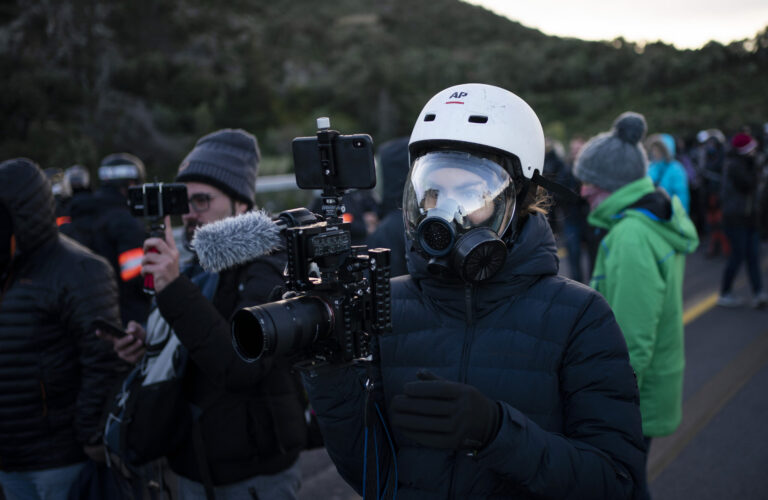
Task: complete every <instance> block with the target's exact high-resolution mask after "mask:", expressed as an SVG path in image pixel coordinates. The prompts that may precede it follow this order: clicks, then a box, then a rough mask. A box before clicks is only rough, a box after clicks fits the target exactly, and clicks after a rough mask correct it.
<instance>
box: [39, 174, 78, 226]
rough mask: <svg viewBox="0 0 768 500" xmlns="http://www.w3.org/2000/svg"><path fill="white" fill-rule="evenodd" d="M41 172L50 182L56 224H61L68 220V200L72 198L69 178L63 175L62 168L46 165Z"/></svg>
mask: <svg viewBox="0 0 768 500" xmlns="http://www.w3.org/2000/svg"><path fill="white" fill-rule="evenodd" d="M43 172H45V176H46V177H47V178H48V182H50V183H51V192H52V193H53V199H54V201H55V203H56V225H57V226H61V225H62V224H66V223H67V222H69V220H70V219H69V202H70V200H71V199H72V187H71V186H70V184H69V179H68V178H67V177H66V176H65V175H64V170H62V169H60V168H56V167H48V168H46V169H45V170H43Z"/></svg>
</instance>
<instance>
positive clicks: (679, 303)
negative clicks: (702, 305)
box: [575, 111, 699, 444]
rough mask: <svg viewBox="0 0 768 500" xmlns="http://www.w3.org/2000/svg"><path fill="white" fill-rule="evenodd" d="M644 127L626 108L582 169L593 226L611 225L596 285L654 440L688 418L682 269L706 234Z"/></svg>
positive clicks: (585, 154) (593, 142) (646, 431)
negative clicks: (658, 170) (650, 146)
mask: <svg viewBox="0 0 768 500" xmlns="http://www.w3.org/2000/svg"><path fill="white" fill-rule="evenodd" d="M645 131H646V123H645V118H644V117H643V115H641V114H638V113H633V112H629V111H628V112H626V113H623V114H622V115H620V116H619V117H618V118H617V119H616V120H615V121H614V123H613V127H612V128H611V130H610V131H608V132H603V133H601V134H598V135H597V136H595V137H593V138H592V139H590V140H589V141H588V142H587V143H586V144H585V145H584V148H583V149H582V150H581V152H580V153H579V156H578V158H577V159H576V168H575V174H576V177H578V178H579V179H580V180H581V182H582V196H584V198H586V199H587V201H588V202H589V205H590V207H591V211H590V214H589V223H590V224H591V225H593V226H596V227H600V228H603V229H605V230H607V234H606V235H605V237H604V238H603V240H602V242H601V243H600V247H599V250H598V253H597V260H596V262H595V269H594V270H593V272H592V279H591V281H590V285H591V286H592V287H593V288H594V289H595V290H597V291H598V292H600V293H601V294H602V295H603V296H604V297H605V299H606V300H607V301H608V303H609V304H610V306H611V309H613V313H614V314H615V316H616V321H618V323H619V326H621V331H622V332H623V334H624V338H625V340H626V342H627V348H628V349H629V357H630V361H631V363H632V368H634V370H635V375H636V376H637V385H638V387H639V389H640V413H641V414H642V417H643V435H644V436H645V439H646V441H647V442H648V443H649V444H650V440H651V438H653V437H657V436H666V435H668V434H672V433H673V432H674V431H675V429H677V427H678V426H679V425H680V421H681V418H682V394H683V367H684V366H683V365H684V346H683V272H684V268H685V258H686V255H687V254H689V253H691V252H693V251H694V250H696V247H697V246H698V244H699V238H698V235H697V233H696V229H695V227H694V226H693V222H691V220H690V218H689V217H688V216H687V214H686V212H685V209H684V207H683V205H682V203H681V201H680V198H678V197H674V198H672V199H670V197H669V194H668V193H667V191H665V190H664V189H663V188H660V187H655V186H654V184H653V181H652V180H651V178H650V177H649V176H648V175H647V172H648V170H647V169H648V163H647V157H646V153H645V150H644V148H643V146H642V143H641V141H642V138H643V136H644V135H645Z"/></svg>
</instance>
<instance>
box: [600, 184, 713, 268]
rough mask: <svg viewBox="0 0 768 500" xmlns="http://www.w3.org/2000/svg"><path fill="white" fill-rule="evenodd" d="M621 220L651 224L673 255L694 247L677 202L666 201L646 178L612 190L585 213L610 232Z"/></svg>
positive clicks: (687, 222) (695, 235)
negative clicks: (635, 220)
mask: <svg viewBox="0 0 768 500" xmlns="http://www.w3.org/2000/svg"><path fill="white" fill-rule="evenodd" d="M625 218H633V219H637V220H638V221H641V222H642V223H644V224H648V225H654V227H655V232H656V233H657V234H658V235H659V236H660V237H661V238H663V239H664V240H666V241H667V242H668V243H669V245H670V246H671V247H672V248H674V249H675V251H677V252H680V253H685V254H687V253H691V252H693V251H694V250H695V249H696V247H697V246H698V243H699V237H698V233H697V232H696V227H695V226H694V225H693V222H691V219H690V218H689V217H688V215H687V214H686V212H685V208H683V205H682V204H681V203H680V199H679V198H674V199H672V200H670V198H669V196H668V195H667V194H666V193H665V192H664V191H663V190H661V189H659V190H657V189H656V188H655V187H654V185H653V181H652V180H651V178H650V177H644V178H642V179H639V180H636V181H635V182H631V183H629V184H627V185H626V186H624V187H623V188H621V189H619V190H617V191H615V192H614V193H613V194H611V196H609V197H608V198H606V199H605V200H604V201H603V202H602V203H601V204H600V205H598V206H597V208H595V209H594V210H593V211H592V212H591V213H590V214H589V219H588V222H589V223H590V224H591V225H593V226H597V227H600V228H603V229H607V230H610V229H611V228H612V227H613V226H615V225H616V224H618V223H619V222H620V221H622V220H624V219H625Z"/></svg>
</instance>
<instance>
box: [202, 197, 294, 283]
mask: <svg viewBox="0 0 768 500" xmlns="http://www.w3.org/2000/svg"><path fill="white" fill-rule="evenodd" d="M192 247H193V248H194V249H195V253H197V257H198V259H199V260H200V265H201V266H202V267H203V269H205V270H206V271H212V272H219V271H223V270H225V269H230V268H232V267H234V266H237V265H238V264H243V263H245V262H249V261H251V260H253V259H255V258H256V257H260V256H262V255H265V254H268V253H270V252H272V251H273V250H276V249H278V248H281V247H282V237H281V235H280V227H279V226H277V225H276V224H275V223H274V222H273V221H272V219H271V218H270V217H269V215H267V214H266V212H264V211H263V210H259V211H257V212H246V213H244V214H242V215H236V216H234V217H227V218H226V219H222V220H220V221H217V222H212V223H210V224H206V225H204V226H202V227H199V228H197V230H195V236H194V237H193V238H192Z"/></svg>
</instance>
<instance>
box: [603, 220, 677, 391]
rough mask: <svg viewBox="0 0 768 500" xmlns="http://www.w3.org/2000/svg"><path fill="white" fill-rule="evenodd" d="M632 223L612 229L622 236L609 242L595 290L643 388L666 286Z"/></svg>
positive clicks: (627, 222) (653, 259) (651, 253)
mask: <svg viewBox="0 0 768 500" xmlns="http://www.w3.org/2000/svg"><path fill="white" fill-rule="evenodd" d="M631 223H632V221H630V220H627V221H626V222H625V223H624V224H621V225H617V226H616V227H615V230H618V231H621V232H620V233H619V234H617V235H616V237H615V238H612V241H614V242H615V244H613V245H612V246H611V249H610V257H609V258H608V259H606V273H605V277H604V283H603V284H601V285H599V286H598V289H599V290H600V291H601V292H602V293H603V295H604V296H605V299H606V300H607V301H608V304H610V306H611V309H613V314H614V315H615V316H616V321H617V322H618V323H619V326H620V327H621V331H622V332H623V334H624V339H625V341H626V343H627V348H628V350H629V359H630V362H631V363H632V368H634V370H635V374H636V375H637V383H638V385H639V386H640V387H642V385H643V375H644V374H645V371H646V369H647V368H648V365H649V364H650V362H651V358H652V357H653V349H654V346H655V345H656V334H657V331H658V325H659V319H660V316H661V311H662V309H663V307H664V293H665V284H664V279H663V278H662V276H661V271H660V270H659V266H658V264H657V262H656V259H655V257H654V253H653V251H652V250H651V249H650V248H649V246H648V245H649V242H648V241H647V240H646V239H645V238H643V237H642V231H639V230H636V228H633V226H632V224H631Z"/></svg>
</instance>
